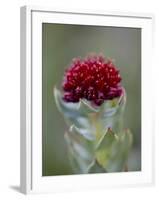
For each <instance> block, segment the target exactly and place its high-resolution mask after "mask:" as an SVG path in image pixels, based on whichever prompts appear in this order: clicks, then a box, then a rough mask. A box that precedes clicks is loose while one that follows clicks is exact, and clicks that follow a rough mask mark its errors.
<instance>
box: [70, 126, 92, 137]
mask: <svg viewBox="0 0 159 200" xmlns="http://www.w3.org/2000/svg"><path fill="white" fill-rule="evenodd" d="M70 131H71V132H74V133H78V134H80V135H82V136H83V137H85V138H86V139H88V140H95V136H94V135H93V134H92V133H91V131H90V129H86V128H78V127H76V126H75V125H72V126H71V127H70Z"/></svg>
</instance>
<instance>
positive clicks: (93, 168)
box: [88, 160, 106, 173]
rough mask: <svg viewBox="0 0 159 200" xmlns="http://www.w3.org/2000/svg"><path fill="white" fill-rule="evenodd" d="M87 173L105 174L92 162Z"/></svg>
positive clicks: (101, 168) (95, 161)
mask: <svg viewBox="0 0 159 200" xmlns="http://www.w3.org/2000/svg"><path fill="white" fill-rule="evenodd" d="M88 173H106V170H105V169H104V168H103V167H102V166H101V165H100V164H99V163H98V161H97V160H94V161H93V162H92V163H91V164H90V165H89V167H88Z"/></svg>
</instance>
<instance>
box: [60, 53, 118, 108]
mask: <svg viewBox="0 0 159 200" xmlns="http://www.w3.org/2000/svg"><path fill="white" fill-rule="evenodd" d="M120 82H121V77H120V74H119V70H117V68H116V67H115V65H114V64H113V62H112V61H111V60H107V59H105V58H104V57H103V56H101V55H99V56H98V55H92V56H91V55H90V56H88V57H86V58H85V59H83V60H82V59H79V58H75V59H73V62H72V64H71V66H70V67H69V68H68V69H67V70H66V72H65V75H64V81H63V84H62V87H63V90H64V96H63V99H64V100H65V101H67V102H78V101H79V99H80V98H85V99H87V100H89V101H92V102H94V103H95V104H96V105H101V104H102V103H103V102H104V100H108V99H113V98H115V97H119V96H120V95H121V93H122V87H121V85H120Z"/></svg>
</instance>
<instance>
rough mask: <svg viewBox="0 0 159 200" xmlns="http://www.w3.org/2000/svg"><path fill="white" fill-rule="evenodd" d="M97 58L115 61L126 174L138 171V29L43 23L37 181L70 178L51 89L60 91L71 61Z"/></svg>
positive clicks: (63, 123) (61, 128) (139, 153)
mask: <svg viewBox="0 0 159 200" xmlns="http://www.w3.org/2000/svg"><path fill="white" fill-rule="evenodd" d="M90 52H95V53H103V54H104V55H105V56H106V57H109V58H112V59H114V60H115V64H116V66H117V67H118V68H119V69H120V73H121V76H122V79H123V80H122V85H123V86H124V87H125V89H126V91H127V105H126V110H125V114H124V126H125V128H127V127H128V128H130V129H131V131H132V133H133V136H134V143H133V149H132V151H131V153H130V156H129V161H128V168H129V171H139V170H141V29H139V28H123V27H122V28H120V27H101V26H84V25H66V24H49V23H44V24H43V26H42V63H43V66H42V70H43V80H42V107H43V108H42V110H43V114H42V115H43V119H42V121H43V122H42V127H43V128H42V130H43V144H42V150H43V152H42V153H43V161H42V162H43V163H42V165H43V166H42V170H43V172H42V173H43V176H51V175H66V174H72V173H73V172H72V170H71V167H70V165H69V160H68V158H67V149H66V144H65V141H64V132H65V130H66V128H67V127H66V125H65V122H64V120H63V117H62V115H61V114H60V113H59V111H58V110H57V108H56V105H55V101H54V97H53V87H54V86H55V85H56V86H58V87H59V88H60V86H61V80H62V77H63V73H64V69H65V68H67V67H68V66H69V63H70V62H71V60H72V58H74V57H78V56H81V57H85V56H86V55H87V54H88V53H90Z"/></svg>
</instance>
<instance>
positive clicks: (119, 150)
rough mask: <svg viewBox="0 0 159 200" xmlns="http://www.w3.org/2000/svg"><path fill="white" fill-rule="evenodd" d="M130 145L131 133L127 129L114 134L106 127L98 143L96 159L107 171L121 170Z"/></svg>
mask: <svg viewBox="0 0 159 200" xmlns="http://www.w3.org/2000/svg"><path fill="white" fill-rule="evenodd" d="M131 145H132V134H131V133H130V131H129V130H125V131H124V132H122V133H120V134H117V135H116V134H114V133H113V132H112V131H110V130H109V129H108V131H107V133H106V134H105V135H104V137H103V139H102V140H101V141H100V143H99V144H98V147H97V150H96V159H97V161H98V162H99V164H100V165H101V166H103V167H104V168H105V169H106V170H107V171H108V172H118V171H122V170H123V168H124V166H125V164H126V162H127V159H128V153H129V150H130V148H131Z"/></svg>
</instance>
